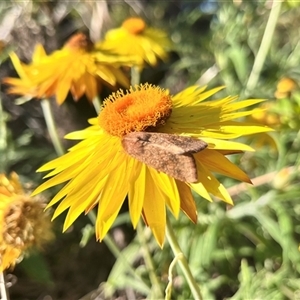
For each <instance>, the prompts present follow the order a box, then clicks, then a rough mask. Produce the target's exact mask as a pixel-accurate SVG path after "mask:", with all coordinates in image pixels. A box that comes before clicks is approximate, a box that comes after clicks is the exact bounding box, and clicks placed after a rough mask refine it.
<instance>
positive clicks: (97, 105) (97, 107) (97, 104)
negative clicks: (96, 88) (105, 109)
mask: <svg viewBox="0 0 300 300" xmlns="http://www.w3.org/2000/svg"><path fill="white" fill-rule="evenodd" d="M93 105H94V108H95V111H96V113H97V114H98V115H99V113H100V111H101V107H102V104H101V100H100V98H99V97H98V96H96V97H95V98H94V99H93Z"/></svg>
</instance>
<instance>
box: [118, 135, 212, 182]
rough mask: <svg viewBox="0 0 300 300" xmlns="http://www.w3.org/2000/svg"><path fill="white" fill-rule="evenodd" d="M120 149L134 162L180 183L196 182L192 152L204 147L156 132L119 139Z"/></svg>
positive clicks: (198, 143) (193, 141)
mask: <svg viewBox="0 0 300 300" xmlns="http://www.w3.org/2000/svg"><path fill="white" fill-rule="evenodd" d="M122 146H123V148H124V150H125V151H126V152H127V153H128V154H129V155H130V156H132V157H134V158H135V159H137V160H139V161H141V162H143V163H145V164H146V165H149V166H151V167H153V168H155V169H156V170H158V171H160V172H163V173H166V174H167V175H169V176H171V177H174V178H175V179H178V180H180V181H185V182H190V183H193V182H197V180H198V176H197V167H196V162H195V159H194V157H193V153H197V152H200V151H202V150H204V149H205V148H206V147H207V144H206V143H205V142H204V141H201V140H199V139H194V138H191V137H186V136H179V135H175V134H167V133H158V132H131V133H128V134H126V135H125V136H124V137H123V139H122Z"/></svg>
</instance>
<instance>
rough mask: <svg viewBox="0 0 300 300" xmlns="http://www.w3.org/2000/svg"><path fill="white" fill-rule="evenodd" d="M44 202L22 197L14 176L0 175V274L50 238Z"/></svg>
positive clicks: (23, 194) (19, 185) (12, 174)
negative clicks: (31, 249) (32, 248)
mask: <svg viewBox="0 0 300 300" xmlns="http://www.w3.org/2000/svg"><path fill="white" fill-rule="evenodd" d="M44 208H45V203H44V202H42V201H41V199H37V198H36V199H34V198H32V197H29V196H28V195H26V193H25V192H24V191H23V189H22V186H21V184H20V182H19V179H18V175H17V174H16V173H11V175H10V178H8V177H6V175H4V174H0V228H1V232H0V272H3V270H5V269H7V268H9V267H10V266H14V265H15V264H16V263H17V261H18V260H19V259H20V258H21V257H22V255H24V253H25V251H26V250H28V249H29V248H31V247H33V246H34V247H41V246H43V245H44V244H45V243H46V242H48V241H50V240H51V239H52V238H53V233H52V231H51V225H50V224H51V223H50V219H49V215H48V214H44Z"/></svg>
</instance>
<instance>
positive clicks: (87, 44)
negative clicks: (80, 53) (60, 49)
mask: <svg viewBox="0 0 300 300" xmlns="http://www.w3.org/2000/svg"><path fill="white" fill-rule="evenodd" d="M92 47H93V43H92V42H91V41H90V40H89V38H88V37H87V36H86V35H85V34H83V33H76V34H74V35H72V36H71V37H70V38H69V40H68V41H67V42H66V43H65V45H64V48H68V49H71V50H86V51H89V50H91V49H92Z"/></svg>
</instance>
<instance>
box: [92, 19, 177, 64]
mask: <svg viewBox="0 0 300 300" xmlns="http://www.w3.org/2000/svg"><path fill="white" fill-rule="evenodd" d="M96 48H98V49H100V50H101V49H106V50H109V51H111V52H113V53H117V54H119V55H120V56H128V57H134V58H135V64H136V65H138V66H140V67H142V66H143V65H144V64H145V63H146V64H149V65H151V66H155V65H156V64H157V61H158V59H162V60H165V59H166V58H167V56H168V55H167V51H168V50H170V48H171V41H170V40H169V38H168V36H167V33H166V32H164V31H162V30H160V29H157V28H152V27H148V26H147V25H146V23H145V21H144V20H142V19H141V18H128V19H126V20H125V21H124V22H123V23H122V25H121V27H119V28H116V29H111V30H109V31H108V32H107V33H106V35H105V37H104V40H103V41H101V42H99V43H97V44H96Z"/></svg>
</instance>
